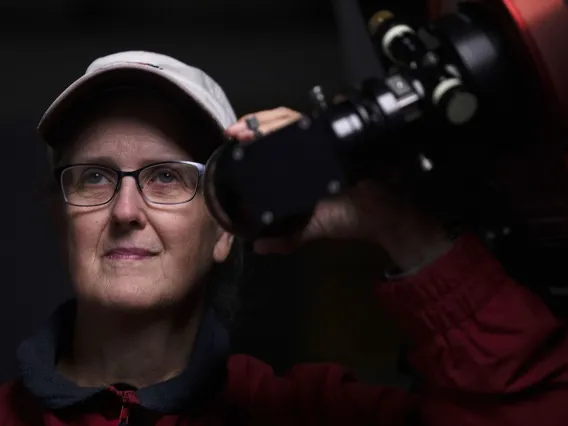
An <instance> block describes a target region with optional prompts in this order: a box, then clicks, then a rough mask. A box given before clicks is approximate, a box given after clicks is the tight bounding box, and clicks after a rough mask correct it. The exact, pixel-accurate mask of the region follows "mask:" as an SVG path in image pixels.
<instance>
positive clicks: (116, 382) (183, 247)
mask: <svg viewBox="0 0 568 426" xmlns="http://www.w3.org/2000/svg"><path fill="white" fill-rule="evenodd" d="M255 118H256V119H257V120H258V121H259V124H260V131H261V132H269V131H272V130H274V129H276V128H278V127H281V126H282V125H285V124H287V123H290V122H292V121H293V120H296V119H297V118H298V114H297V113H295V112H293V111H290V110H288V109H284V108H280V109H276V110H272V111H265V112H260V113H258V114H255ZM234 122H235V117H234V114H233V111H232V108H231V107H230V104H229V103H228V101H227V99H226V98H225V95H224V94H223V91H222V90H221V89H220V88H219V86H217V85H216V83H215V82H214V81H213V80H212V79H210V78H209V77H208V76H207V75H205V74H204V73H203V72H201V71H199V70H197V69H195V68H192V67H189V66H187V65H185V64H182V63H180V62H178V61H176V60H174V59H172V58H169V57H166V56H163V55H157V54H152V53H147V52H124V53H119V54H116V55H111V56H109V57H105V58H101V59H99V60H97V61H95V62H94V63H93V64H92V65H91V66H90V67H89V69H88V71H87V73H86V75H85V76H83V77H82V78H80V79H79V80H78V81H77V82H75V83H74V84H73V85H71V86H70V88H68V89H67V90H66V91H65V92H64V93H63V94H62V95H61V96H60V97H59V98H58V99H57V100H56V101H55V102H54V104H53V105H52V106H51V107H50V108H49V110H48V111H47V112H46V114H45V116H44V118H43V119H42V122H41V123H40V127H39V130H40V133H41V135H42V137H43V139H44V140H45V141H46V142H47V144H48V145H49V147H50V153H51V160H52V164H53V166H54V167H53V168H54V176H55V177H56V183H57V185H56V190H57V192H56V196H55V198H54V202H53V210H54V216H55V218H56V219H57V223H58V226H59V230H60V234H61V236H62V245H63V247H64V249H65V250H64V252H65V259H66V262H67V264H68V267H69V271H70V275H71V277H72V280H73V283H74V286H75V294H76V301H75V302H73V303H72V304H70V305H66V306H63V307H62V308H61V309H59V310H58V312H56V313H55V315H54V317H53V318H52V320H51V321H50V323H49V324H48V325H47V327H46V328H44V329H43V330H41V331H40V332H39V333H38V334H37V335H35V336H33V337H32V338H31V339H29V340H27V341H25V342H24V343H23V344H22V345H21V347H20V349H19V352H18V357H19V360H20V364H21V371H22V377H21V379H19V380H17V381H15V382H12V383H9V384H6V385H4V386H3V387H2V390H1V392H0V394H1V396H0V404H1V406H0V424H1V425H36V424H45V425H63V424H66V425H71V424H81V425H110V424H113V425H116V424H128V423H131V424H134V425H136V424H156V425H164V426H165V425H174V424H177V425H180V424H181V425H184V424H187V425H190V424H195V425H203V424H215V425H221V424H232V423H239V424H263V425H280V424H281V425H289V424H345V425H352V424H381V425H395V424H397V425H398V424H407V423H409V422H410V424H416V422H422V423H425V424H437V425H446V424H447V425H455V424H470V425H476V424H479V425H481V424H483V425H489V424H503V423H505V424H517V425H524V424H527V425H528V424H532V423H533V420H534V419H535V416H536V414H535V413H542V412H546V413H548V414H549V415H550V417H548V418H543V417H539V421H540V424H541V425H542V424H546V425H556V424H560V422H561V421H562V420H561V419H562V417H565V415H566V414H568V412H567V409H566V408H565V407H566V404H563V403H560V399H561V398H564V397H566V396H567V389H566V381H567V373H566V365H567V359H568V357H567V356H566V355H567V354H568V353H567V350H568V349H567V346H566V339H565V336H564V335H563V334H562V335H559V334H558V333H559V331H560V330H561V325H560V324H559V323H557V322H556V320H555V319H554V318H553V317H552V315H550V313H549V312H548V311H547V310H546V308H545V307H544V306H543V304H542V303H540V302H539V301H538V300H537V299H536V298H535V297H533V296H532V295H531V294H529V293H528V292H526V291H525V290H523V289H522V288H521V287H519V286H517V285H516V284H515V283H513V282H512V281H511V280H510V279H508V278H507V277H506V276H505V275H504V273H503V271H502V270H501V268H500V267H499V265H498V264H496V262H494V261H493V260H492V259H491V257H490V256H489V255H488V253H487V252H486V251H485V249H484V248H483V247H482V246H481V244H480V243H479V242H478V241H477V240H475V239H474V238H473V237H470V236H462V237H460V238H459V239H458V240H457V241H455V242H452V241H451V240H450V239H448V238H447V237H446V236H445V234H444V233H443V232H442V231H441V229H440V227H439V226H438V225H437V224H436V222H435V221H431V220H430V219H427V218H426V217H423V216H420V215H418V214H417V213H416V212H414V211H413V210H411V209H410V208H409V207H406V206H404V205H402V204H401V203H398V202H395V201H394V200H393V199H392V197H390V196H388V195H386V194H385V193H384V192H383V191H380V190H379V189H378V188H376V187H375V186H374V185H372V184H370V183H364V184H362V185H360V186H359V187H357V188H356V189H355V190H354V191H353V192H352V193H351V194H349V198H347V197H344V198H342V199H339V200H334V201H330V202H326V203H323V204H322V205H321V206H320V207H319V209H318V211H317V212H316V213H315V215H314V218H313V220H312V222H311V224H310V225H308V227H307V228H306V230H305V233H304V234H303V235H302V237H301V238H300V240H297V241H294V242H290V241H259V242H257V247H256V248H257V250H259V251H265V252H266V251H275V250H282V249H290V248H293V247H294V246H295V245H296V244H299V243H301V242H302V241H305V240H310V239H314V238H322V237H332V238H340V237H341V238H345V237H348V238H361V239H367V240H370V241H373V242H374V243H377V244H380V245H382V246H383V247H385V248H386V249H387V250H388V251H389V253H390V254H391V257H392V259H393V260H394V262H395V263H396V264H397V265H398V266H399V267H400V268H401V269H403V270H405V271H406V273H405V274H403V275H401V276H399V277H397V279H396V280H395V282H392V283H384V284H380V285H379V286H378V292H379V295H380V298H381V299H382V300H383V301H384V302H385V304H386V306H387V307H388V308H389V309H390V310H391V311H392V312H393V315H394V316H395V318H396V319H397V320H398V321H399V322H400V323H401V325H402V326H403V328H404V329H405V330H406V331H407V332H408V333H409V335H410V337H411V338H412V339H413V341H414V344H415V345H414V350H413V354H412V356H411V360H412V362H413V365H414V367H415V368H416V370H418V371H419V372H420V373H421V375H422V378H423V379H424V383H425V388H424V389H423V391H422V393H421V394H420V395H410V394H405V393H404V392H402V391H400V390H397V389H386V388H381V387H374V386H368V385H365V384H362V383H358V382H356V381H353V380H352V379H351V378H350V377H349V376H348V375H347V374H345V373H344V372H343V370H342V369H341V368H340V367H337V366H333V365H331V366H330V365H322V366H311V365H306V366H298V367H295V368H294V369H293V370H292V371H291V372H290V373H289V375H287V376H285V377H276V376H274V375H273V373H272V371H271V369H270V368H269V367H268V366H267V365H265V364H263V363H261V362H260V361H258V360H255V359H252V358H250V357H248V356H245V355H232V356H231V355H229V350H230V349H229V341H228V338H227V333H226V331H225V329H224V327H223V326H222V325H221V324H220V323H219V322H218V320H217V318H216V315H215V313H214V312H213V311H212V300H213V296H214V294H215V289H216V286H217V285H218V277H216V276H215V275H216V274H215V270H216V269H218V266H216V265H221V264H223V262H225V261H226V260H227V259H228V258H229V257H230V255H231V250H234V248H235V247H234V245H235V241H234V238H233V237H232V236H231V235H230V234H228V233H227V232H225V231H223V230H222V229H221V228H219V227H218V225H217V224H216V223H215V222H214V221H213V220H212V218H211V216H210V215H209V214H208V212H207V209H206V206H205V204H204V201H203V197H202V195H201V192H200V191H199V177H200V175H201V174H202V172H203V169H204V167H203V163H204V162H205V161H206V159H207V157H208V156H209V155H210V154H211V152H212V151H213V150H214V149H215V147H216V146H218V144H219V143H221V142H222V140H223V138H224V137H225V135H224V134H223V130H224V129H225V128H227V129H226V135H228V136H231V137H236V138H238V139H240V140H248V139H250V138H251V137H253V136H254V133H253V132H252V131H250V130H249V129H248V128H247V126H246V124H245V121H244V118H243V119H241V120H239V121H238V122H237V123H236V124H233V123H234ZM413 270H414V272H412V271H413ZM553 336H559V337H558V338H557V339H556V340H555V341H553V342H552V340H550V338H552V337H553ZM545 341H548V342H549V343H550V342H552V343H550V344H548V345H545V344H544V343H545ZM552 414H554V416H552ZM562 415H564V416H562Z"/></svg>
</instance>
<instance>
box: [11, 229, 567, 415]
mask: <svg viewBox="0 0 568 426" xmlns="http://www.w3.org/2000/svg"><path fill="white" fill-rule="evenodd" d="M377 291H378V295H379V300H380V301H381V302H382V303H384V304H385V306H386V307H387V309H389V310H390V311H391V313H392V315H393V317H394V318H395V319H396V320H397V321H398V322H399V323H400V324H401V326H402V327H403V328H404V330H405V331H406V332H407V333H408V335H409V337H410V338H411V339H412V340H413V342H414V349H413V352H412V353H411V355H410V361H411V363H412V366H413V367H414V369H416V370H417V371H418V373H419V374H420V375H421V377H422V380H423V389H422V391H421V393H419V394H408V393H405V392H404V391H402V390H398V389H394V388H385V387H380V386H370V385H367V384H364V383H361V382H357V381H355V380H353V379H352V378H351V377H350V376H349V375H348V374H347V373H346V372H345V371H344V370H343V369H342V368H341V367H340V366H337V365H331V364H330V365H299V366H296V367H294V368H293V369H292V370H291V371H290V372H289V374H287V375H286V376H283V377H277V376H275V375H274V374H273V372H272V370H271V368H270V367H269V366H267V365H266V364H263V363H262V362H260V361H258V360H256V359H253V358H251V357H248V356H246V355H233V356H230V357H228V358H227V359H226V360H224V361H223V365H226V369H225V368H217V370H219V371H220V370H222V371H223V374H222V378H220V379H219V386H218V387H217V386H210V391H209V392H206V393H201V394H199V393H198V394H195V395H196V397H195V398H193V400H187V401H186V402H185V403H184V404H181V405H178V406H177V407H175V408H172V406H170V407H168V408H164V407H162V408H160V407H157V406H156V405H155V404H154V406H152V404H153V403H144V402H143V401H145V399H144V398H147V395H146V394H144V390H143V389H142V390H140V391H136V390H129V389H128V388H124V387H123V388H122V389H127V390H117V388H119V386H117V387H113V388H110V389H106V390H104V391H96V392H91V393H89V392H88V391H85V393H84V395H82V396H79V397H78V399H77V400H74V401H70V400H69V401H67V402H66V401H64V398H63V399H62V398H61V397H57V398H56V395H49V392H50V391H49V390H48V389H45V388H43V389H42V390H38V389H35V388H34V386H33V385H29V383H32V384H33V383H34V380H27V381H26V380H23V381H16V382H12V383H8V384H6V385H4V386H3V387H2V388H0V426H5V425H6V426H7V425H10V426H16V425H17V426H19V425H21V426H24V425H45V426H56V425H57V426H59V425H85V426H91V425H92V426H106V425H117V424H119V423H120V421H121V420H122V422H123V423H130V424H134V425H136V424H144V425H146V424H155V425H159V426H168V425H195V426H205V425H229V424H241V425H257V424H258V425H263V426H267V425H270V426H275V425H282V426H284V425H286V426H289V425H403V424H404V425H407V424H412V425H415V424H428V425H436V426H445V425H448V426H456V425H460V426H465V425H469V426H475V425H479V426H491V425H499V426H503V425H515V426H523V425H527V426H534V425H538V426H553V425H558V426H560V425H564V424H565V423H566V421H567V419H568V339H567V337H566V333H565V330H564V327H563V324H561V323H560V322H559V321H558V320H556V319H555V318H554V317H553V315H551V313H550V312H549V311H548V309H547V308H546V307H545V306H544V304H543V303H542V302H541V301H540V300H539V299H538V298H537V297H535V296H534V295H533V294H531V293H530V292H529V291H528V290H526V289H524V288H523V287H520V286H519V285H517V284H515V283H514V282H513V281H512V280H511V279H510V278H509V277H507V275H506V274H505V273H504V272H503V270H502V268H501V267H500V265H499V264H498V263H497V262H495V261H494V260H493V258H492V257H491V255H490V254H489V253H488V252H487V251H486V250H485V248H484V247H483V246H482V245H481V244H480V243H479V242H478V241H477V240H476V239H475V238H474V237H471V236H466V237H462V238H461V239H460V240H458V241H457V242H456V244H455V245H454V247H453V248H452V250H451V251H450V252H449V253H448V254H446V255H445V256H444V257H443V258H441V259H439V260H438V261H437V262H436V263H434V264H432V265H430V266H427V267H425V268H424V269H422V270H421V271H420V272H419V273H417V274H416V275H414V276H411V277H406V278H404V279H401V280H398V281H396V282H390V283H382V284H380V285H378V286H377ZM28 373H29V372H27V370H26V371H24V377H25V374H28ZM214 381H215V380H210V381H205V382H203V383H209V382H214ZM78 389H79V388H78ZM77 392H78V393H81V392H82V390H81V389H79V390H77ZM188 392H189V391H188ZM46 393H47V394H46ZM189 393H191V392H189ZM199 395H201V396H199ZM204 395H207V396H206V397H205V396H204Z"/></svg>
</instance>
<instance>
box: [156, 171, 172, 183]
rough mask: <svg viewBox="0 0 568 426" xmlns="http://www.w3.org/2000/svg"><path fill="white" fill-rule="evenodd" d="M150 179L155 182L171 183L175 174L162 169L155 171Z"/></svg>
mask: <svg viewBox="0 0 568 426" xmlns="http://www.w3.org/2000/svg"><path fill="white" fill-rule="evenodd" d="M152 180H153V181H154V182H157V183H172V182H174V181H175V180H176V176H175V175H174V174H173V173H172V172H170V171H167V170H164V171H160V172H157V173H155V174H154V177H153V178H152Z"/></svg>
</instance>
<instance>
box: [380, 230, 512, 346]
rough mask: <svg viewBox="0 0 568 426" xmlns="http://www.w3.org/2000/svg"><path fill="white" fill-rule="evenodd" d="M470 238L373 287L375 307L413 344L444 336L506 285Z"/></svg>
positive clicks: (487, 255) (495, 266)
mask: <svg viewBox="0 0 568 426" xmlns="http://www.w3.org/2000/svg"><path fill="white" fill-rule="evenodd" d="M507 278H508V277H507V276H506V274H505V272H504V271H503V268H502V267H501V265H500V264H499V263H498V262H497V261H496V260H495V259H494V258H493V256H492V254H491V253H490V252H489V251H488V249H487V248H485V246H484V245H483V244H482V243H481V241H479V239H478V238H477V237H476V236H474V235H470V234H467V235H462V236H461V237H459V238H458V239H457V240H456V241H455V243H454V245H453V247H452V248H451V249H450V251H448V252H447V253H446V254H444V255H443V256H442V257H441V258H439V259H438V260H436V261H435V262H434V263H431V264H429V265H426V266H424V267H422V268H421V269H420V270H418V271H417V272H416V273H414V274H411V273H408V272H407V273H405V274H404V275H400V276H398V277H397V278H396V279H394V280H391V281H389V282H386V283H381V284H379V285H378V286H377V291H378V295H379V297H380V300H381V303H383V304H384V306H385V308H386V309H387V310H388V311H389V312H390V313H391V315H393V316H394V317H395V319H396V320H398V322H399V323H400V325H401V326H402V328H403V329H404V331H405V332H406V333H408V335H409V336H410V337H411V338H412V339H413V340H414V342H415V343H418V342H420V341H424V340H427V339H430V338H432V336H433V335H437V334H444V333H445V332H446V331H447V330H449V329H451V328H453V327H455V326H456V325H458V324H459V323H460V322H462V321H464V320H465V319H466V318H468V317H470V316H471V315H472V314H474V313H475V312H477V311H479V310H480V309H481V308H482V307H483V306H484V304H485V303H487V302H488V301H489V300H490V299H491V297H492V296H493V295H495V294H496V293H497V292H498V291H499V290H500V288H501V286H502V284H503V283H504V282H506V280H507Z"/></svg>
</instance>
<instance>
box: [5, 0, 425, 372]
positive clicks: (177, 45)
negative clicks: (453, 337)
mask: <svg viewBox="0 0 568 426" xmlns="http://www.w3.org/2000/svg"><path fill="white" fill-rule="evenodd" d="M362 5H363V10H364V14H365V16H366V17H368V16H370V14H371V13H372V12H374V11H375V9H376V8H379V7H381V8H382V7H385V6H393V8H394V10H396V11H402V12H404V13H410V14H411V15H413V16H419V15H421V14H422V13H423V10H422V9H423V5H422V4H421V3H420V2H419V1H414V2H411V1H410V0H408V1H405V2H403V1H401V0H399V1H396V2H394V1H391V2H390V5H389V2H385V1H379V0H377V1H364V2H362ZM0 34H1V37H0V64H1V69H0V94H1V97H0V99H1V102H0V111H1V114H0V138H1V143H2V156H1V157H0V161H1V166H2V169H1V170H2V172H3V175H2V178H3V179H4V182H3V185H2V191H3V192H2V203H3V206H4V208H3V217H2V223H3V226H2V238H1V245H0V247H1V252H0V259H1V262H2V267H3V269H2V271H3V273H4V276H3V279H2V285H1V286H0V303H1V305H0V324H1V332H2V346H1V349H0V379H1V380H4V379H7V378H9V377H12V376H13V375H14V374H15V373H16V366H15V361H14V352H15V348H16V346H17V344H18V342H19V341H20V340H21V339H22V338H23V337H24V336H26V335H28V334H29V333H30V332H31V331H32V330H33V329H34V328H35V327H37V326H38V325H39V324H40V323H41V321H43V320H44V319H45V318H46V317H47V315H49V313H50V312H51V311H52V310H53V308H54V307H55V306H57V304H59V303H60V302H61V301H62V300H63V299H65V298H67V297H69V295H70V292H69V286H68V284H67V279H66V276H65V273H64V271H63V270H62V268H61V266H60V264H59V259H58V254H57V246H56V244H55V235H54V231H53V230H52V228H51V225H50V222H49V219H48V218H47V215H46V211H45V209H44V206H43V204H42V198H41V189H40V187H41V177H42V173H43V171H45V166H46V164H45V158H44V151H43V147H42V145H41V143H40V142H39V140H38V139H37V137H36V135H35V125H36V123H37V122H38V120H39V118H40V116H41V114H42V113H43V111H44V110H45V109H46V108H47V106H48V105H49V104H50V103H51V102H52V101H53V100H54V99H55V97H56V96H57V95H58V94H59V93H60V92H61V91H62V90H63V89H64V88H65V87H66V86H67V85H68V84H70V83H71V82H72V81H73V80H75V79H76V78H78V77H79V76H80V75H81V74H82V73H83V72H84V70H85V69H86V67H87V66H88V64H89V63H90V62H91V61H92V60H94V59H95V58H97V57H99V56H101V55H106V54H109V53H113V52H117V51H120V50H127V49H128V50H130V49H144V50H153V51H157V52H160V53H165V54H169V55H172V56H174V57H176V58H178V59H180V60H182V61H185V62H187V63H189V64H191V65H194V66H198V67H200V68H202V69H204V70H206V71H207V72H208V73H209V74H210V75H212V76H213V77H214V78H215V79H216V80H217V81H218V82H219V83H220V84H221V85H222V86H223V87H224V88H225V90H226V93H227V95H228V97H229V99H231V100H232V102H233V105H234V107H235V109H236V111H237V114H238V115H242V114H245V113H248V112H252V111H255V110H259V109H266V108H273V107H277V106H280V105H287V106H291V107H294V108H300V109H301V108H304V107H305V105H306V104H305V99H306V98H307V97H306V93H307V91H308V89H309V88H310V87H312V86H313V85H314V84H319V83H323V84H324V85H325V86H326V87H327V88H328V90H329V91H333V90H334V89H335V88H336V87H337V86H338V85H339V84H340V83H341V78H342V75H341V63H340V56H339V50H338V47H337V43H336V42H337V40H336V34H335V28H334V21H333V15H332V9H331V6H330V2H329V1H324V0H322V1H319V0H287V1H276V0H272V1H262V0H246V1H244V0H240V1H233V0H201V1H187V0H167V1H166V0H162V1H157V0H152V1H150V0H129V1H121V2H118V1H110V0H106V1H105V0H96V1H85V0H81V1H79V0H44V1H41V2H40V1H38V0H18V1H15V0H11V1H4V2H2V6H1V7H0ZM253 263H254V268H253V269H254V271H253V272H254V274H253V275H254V277H253V279H252V280H250V281H249V282H248V283H247V285H246V287H245V289H244V295H245V301H244V306H243V311H242V316H241V321H240V327H239V329H238V332H237V336H236V338H237V340H236V347H237V348H238V349H239V350H243V351H247V352H249V353H252V354H254V355H257V356H259V357H261V358H262V359H264V360H266V361H268V362H270V363H272V364H273V365H274V366H275V367H276V368H277V369H282V368H285V367H287V366H289V365H290V364H291V363H293V362H297V361H323V360H326V361H337V362H342V363H344V364H346V365H348V366H350V367H352V368H354V369H355V371H356V372H358V373H359V374H360V376H361V377H362V378H364V379H366V380H370V381H381V382H388V383H391V382H393V383H394V382H396V383H403V381H401V378H400V377H398V376H396V375H395V374H394V367H395V361H396V357H397V354H398V346H399V340H400V339H399V336H398V333H397V332H396V330H394V329H393V327H392V324H390V322H389V321H388V320H385V319H384V317H383V316H382V314H381V312H380V310H379V308H378V306H377V304H376V303H375V300H374V298H373V297H371V286H372V283H373V271H375V270H377V269H378V268H379V267H380V257H376V256H375V254H373V253H370V252H369V251H368V250H366V249H365V248H363V247H356V246H349V247H346V246H345V245H334V244H319V245H314V246H312V247H307V248H305V249H304V250H303V251H301V252H300V253H297V254H296V255H294V256H291V257H287V258H262V259H255V260H254V262H253ZM355 271H356V272H355Z"/></svg>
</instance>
